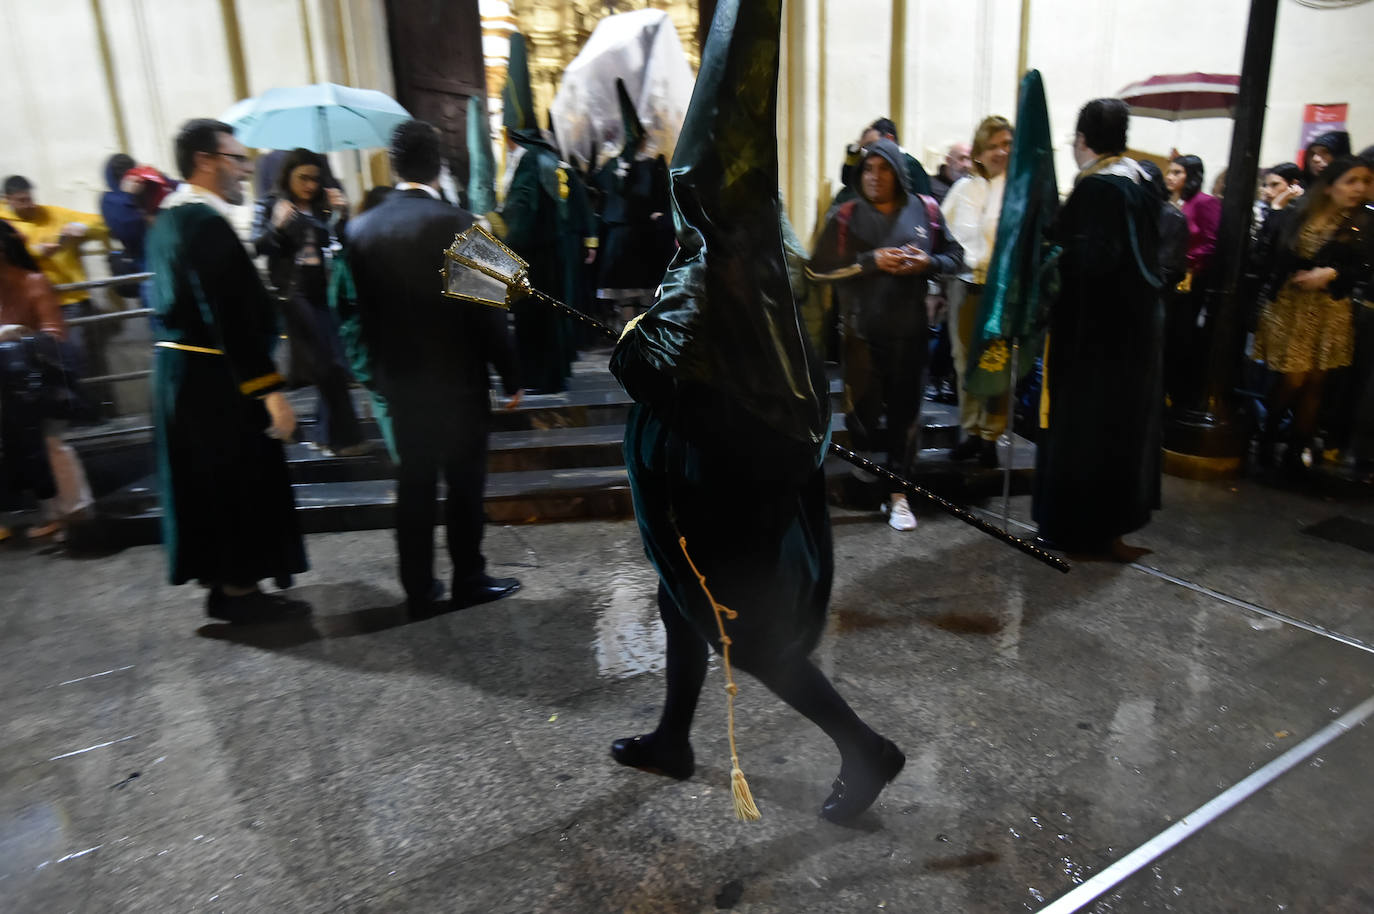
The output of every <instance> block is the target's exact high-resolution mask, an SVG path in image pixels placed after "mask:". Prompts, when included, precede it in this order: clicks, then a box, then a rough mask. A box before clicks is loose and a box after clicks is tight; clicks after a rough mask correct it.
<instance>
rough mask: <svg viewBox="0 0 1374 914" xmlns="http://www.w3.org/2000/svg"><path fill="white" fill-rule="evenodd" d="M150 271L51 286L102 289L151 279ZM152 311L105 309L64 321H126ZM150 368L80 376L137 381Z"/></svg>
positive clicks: (79, 323) (67, 289) (100, 380)
mask: <svg viewBox="0 0 1374 914" xmlns="http://www.w3.org/2000/svg"><path fill="white" fill-rule="evenodd" d="M152 277H153V274H152V273H126V274H124V275H121V276H110V277H107V278H105V279H88V280H86V281H85V282H67V283H62V284H61V285H56V286H53V291H55V292H77V291H83V290H86V289H103V288H106V287H108V286H122V285H126V284H128V283H134V282H142V281H143V280H145V279H151V278H152ZM152 313H153V309H152V308H130V309H129V310H127V311H106V312H105V313H103V314H91V315H87V316H86V317H73V318H71V319H70V320H67V321H65V323H66V325H67V326H68V327H79V326H82V325H86V324H100V323H105V322H108V321H127V320H130V319H131V318H135V317H146V316H148V315H150V314H152ZM152 374H153V372H152V370H151V369H144V370H142V371H126V372H122V373H120V374H101V375H92V376H90V377H86V378H82V379H81V381H82V383H85V384H103V383H109V382H113V381H138V380H141V379H143V378H148V377H151V376H152Z"/></svg>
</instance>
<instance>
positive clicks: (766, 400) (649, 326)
mask: <svg viewBox="0 0 1374 914" xmlns="http://www.w3.org/2000/svg"><path fill="white" fill-rule="evenodd" d="M755 5H756V4H754V3H752V2H749V3H743V4H741V7H742V8H741V10H740V11H739V14H738V15H739V18H740V19H741V20H743V21H742V23H741V27H739V28H738V29H736V30H735V31H734V32H732V33H730V34H729V35H727V36H726V40H725V41H719V40H718V36H717V31H718V30H719V29H720V27H721V21H722V16H721V15H720V14H718V15H717V18H716V25H715V26H714V27H713V31H712V35H711V40H712V42H713V43H714V44H713V45H712V47H713V48H715V49H716V51H717V52H718V53H717V54H715V55H714V56H712V57H711V58H710V59H708V60H705V61H703V64H702V70H701V74H700V75H699V76H698V79H697V86H696V91H695V92H694V93H693V96H692V106H691V108H690V110H689V112H688V115H687V118H686V121H685V123H684V124H683V128H682V134H681V136H680V138H679V140H678V144H677V151H676V154H675V155H674V157H673V166H672V192H673V199H674V210H675V212H674V216H675V219H676V221H677V231H678V242H679V245H680V250H679V252H678V254H677V256H676V257H675V258H674V260H673V262H672V264H671V265H670V266H669V268H668V272H667V275H666V276H664V278H663V291H662V294H661V297H660V299H659V301H658V303H657V304H655V305H654V307H653V308H652V309H650V310H649V311H648V312H647V313H646V314H645V315H644V316H643V318H642V319H641V320H640V321H639V322H638V323H637V324H636V325H635V326H634V328H633V329H631V330H629V331H628V332H627V333H626V334H625V336H624V337H622V338H621V340H620V344H619V345H618V346H617V347H616V351H615V353H614V355H613V357H612V360H611V370H612V372H614V373H615V375H616V376H617V377H618V378H619V379H620V381H621V383H622V384H624V385H625V389H626V390H627V391H628V392H629V394H630V395H631V396H632V397H634V399H635V401H636V405H635V407H634V408H633V409H632V411H631V416H630V420H629V425H628V427H627V430H626V437H625V456H626V464H627V467H628V469H629V473H630V483H631V487H632V489H633V492H634V497H635V509H636V516H637V517H638V519H639V524H640V530H641V532H642V533H643V535H644V544H645V548H646V550H647V551H648V553H649V557H650V559H652V560H653V562H654V565H655V567H657V568H658V570H659V573H660V574H661V575H662V577H663V583H664V585H665V586H666V587H667V588H668V591H669V592H670V593H671V594H672V597H673V600H674V602H675V603H676V605H677V606H678V608H679V609H680V610H681V611H682V613H683V614H684V615H686V616H687V618H688V619H689V620H691V622H692V624H693V626H694V627H695V628H696V629H697V631H698V632H699V633H700V634H701V635H702V637H704V638H706V639H707V640H708V641H710V642H711V643H712V644H715V643H717V642H718V640H719V636H718V634H717V632H716V621H715V616H714V613H713V611H712V609H711V607H710V605H709V603H708V602H707V601H706V600H705V598H704V596H703V595H702V591H701V587H700V586H699V585H698V583H697V581H696V579H695V577H694V576H693V575H692V574H691V572H690V570H689V569H688V568H687V565H686V562H685V559H684V558H683V556H682V552H681V550H680V548H679V547H678V535H679V534H681V535H684V536H686V537H687V543H688V548H689V550H690V551H691V553H692V556H693V558H694V559H695V561H696V564H697V567H698V568H699V569H701V570H702V571H703V572H704V573H705V574H706V575H707V580H708V582H709V586H710V587H711V589H712V592H713V593H715V595H716V597H717V599H718V600H720V601H721V602H722V603H724V604H725V605H727V606H730V607H732V608H736V609H738V610H739V611H740V616H739V618H738V619H737V620H735V621H734V622H732V623H729V624H728V626H727V630H728V631H729V633H730V636H731V638H732V639H733V640H734V647H733V650H734V652H735V654H734V656H735V658H736V660H737V662H738V663H739V665H740V666H741V667H743V668H744V669H750V668H751V666H752V665H754V664H755V663H766V662H768V661H769V660H771V659H772V658H773V657H775V656H777V655H781V654H785V653H789V652H791V653H796V654H797V655H799V656H805V655H806V654H807V653H809V652H810V650H811V649H812V648H813V647H814V646H815V644H816V641H817V639H818V638H819V637H820V633H821V630H822V628H823V627H824V625H825V610H826V604H827V601H828V599H829V594H830V582H831V572H832V560H831V545H830V526H829V518H828V514H827V511H826V504H825V491H824V478H823V474H822V473H821V470H820V465H821V461H822V458H823V457H824V454H825V447H826V441H827V433H828V430H829V425H830V401H829V397H828V396H827V385H826V381H825V376H824V373H823V369H822V365H821V362H820V360H819V359H818V358H816V356H815V354H814V352H813V351H812V349H811V347H810V344H809V342H808V340H807V337H806V333H805V330H804V328H803V327H802V324H801V320H800V317H799V315H798V312H797V307H796V304H795V301H794V299H793V297H792V289H791V286H790V285H789V279H788V273H787V266H786V263H785V260H784V254H783V242H782V231H781V227H780V226H781V219H780V212H779V203H778V184H777V146H776V140H775V137H774V130H773V127H772V121H771V120H770V118H772V116H773V112H774V110H775V107H774V106H775V102H776V99H775V78H776V74H775V72H774V71H773V70H772V69H770V68H769V67H767V66H766V65H765V64H766V62H767V59H768V58H767V57H766V56H764V55H767V54H769V53H771V54H773V55H776V54H777V45H776V36H775V35H774V36H772V43H768V42H767V41H766V40H765V39H764V38H761V37H760V35H761V30H762V26H761V25H760V23H758V22H756V21H754V20H757V19H764V20H766V19H767V17H768V15H769V14H768V12H766V10H767V8H768V7H776V6H777V3H776V2H764V3H758V4H757V6H758V7H760V8H761V9H760V10H757V11H756V10H754V7H755ZM726 18H729V17H726ZM751 43H752V44H754V45H757V46H759V50H758V51H757V53H758V54H759V55H760V58H761V62H759V61H757V60H750V59H748V58H749V55H748V54H747V53H745V48H746V47H747V46H749V45H750V44H751ZM747 67H749V68H751V69H746V68H747ZM727 87H728V88H727Z"/></svg>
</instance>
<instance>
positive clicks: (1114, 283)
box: [1032, 173, 1164, 550]
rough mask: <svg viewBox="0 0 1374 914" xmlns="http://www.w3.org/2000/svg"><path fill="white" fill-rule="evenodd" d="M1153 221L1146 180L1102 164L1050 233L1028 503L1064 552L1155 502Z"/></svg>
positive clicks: (1104, 537) (1157, 326) (1132, 524)
mask: <svg viewBox="0 0 1374 914" xmlns="http://www.w3.org/2000/svg"><path fill="white" fill-rule="evenodd" d="M1158 226H1159V218H1158V201H1157V198H1155V196H1154V195H1153V193H1152V192H1151V190H1150V188H1149V187H1148V186H1147V185H1145V184H1144V183H1137V182H1135V181H1133V180H1131V178H1129V177H1126V176H1124V175H1121V174H1115V173H1112V174H1107V173H1098V174H1094V175H1090V176H1088V177H1084V178H1082V179H1081V180H1080V181H1079V182H1078V185H1077V186H1076V187H1075V188H1074V191H1073V193H1072V194H1071V195H1070V197H1069V199H1068V201H1067V202H1066V203H1065V204H1064V208H1063V209H1062V210H1060V213H1059V218H1058V220H1057V221H1056V223H1055V226H1054V228H1053V229H1052V230H1051V235H1052V237H1053V239H1054V240H1055V241H1056V242H1057V243H1058V244H1060V245H1062V246H1063V249H1064V250H1063V254H1062V255H1061V257H1060V261H1059V272H1060V283H1061V288H1060V293H1059V297H1058V300H1057V301H1056V302H1055V304H1054V306H1053V307H1052V309H1051V311H1050V339H1049V354H1048V357H1047V359H1046V365H1045V376H1046V383H1047V388H1048V389H1047V395H1048V400H1049V420H1048V426H1047V427H1046V429H1045V431H1044V432H1043V434H1042V437H1041V439H1040V440H1039V441H1038V442H1037V451H1036V466H1035V493H1034V502H1033V506H1032V510H1033V513H1034V516H1035V520H1036V522H1037V523H1038V524H1039V525H1040V535H1041V536H1042V537H1044V538H1045V539H1047V540H1049V541H1050V542H1052V543H1054V544H1055V545H1057V546H1059V547H1062V548H1065V549H1070V550H1094V549H1098V548H1101V547H1103V546H1105V545H1107V544H1109V543H1111V542H1112V541H1113V540H1115V539H1116V538H1117V537H1119V536H1122V535H1123V534H1126V533H1130V532H1131V531H1133V530H1138V529H1140V528H1141V527H1143V526H1145V525H1146V524H1147V523H1149V521H1150V512H1151V511H1152V510H1155V509H1157V508H1158V507H1159V504H1160V469H1161V457H1162V450H1161V448H1162V434H1163V411H1164V389H1163V333H1164V309H1163V304H1162V300H1161V297H1160V286H1161V283H1160V279H1159V275H1158V274H1159V256H1158V246H1159V228H1158Z"/></svg>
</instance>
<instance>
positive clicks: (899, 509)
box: [883, 495, 916, 533]
mask: <svg viewBox="0 0 1374 914" xmlns="http://www.w3.org/2000/svg"><path fill="white" fill-rule="evenodd" d="M883 509H884V510H885V511H886V512H887V525H888V526H889V527H891V528H892V529H893V530H899V531H901V532H902V533H906V532H907V531H909V530H915V529H916V515H915V514H912V513H911V505H909V504H907V502H906V496H905V495H898V496H897V497H896V498H894V499H892V501H891V502H889V503H888V504H886V505H884V506H883Z"/></svg>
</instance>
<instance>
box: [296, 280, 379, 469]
mask: <svg viewBox="0 0 1374 914" xmlns="http://www.w3.org/2000/svg"><path fill="white" fill-rule="evenodd" d="M316 272H318V271H316ZM307 277H310V278H309V279H308V281H307V279H306V278H302V280H301V282H302V285H301V287H300V288H299V289H297V290H296V291H295V292H293V294H292V295H291V297H290V298H288V299H287V300H286V301H284V302H283V303H282V308H283V311H284V315H285V318H286V333H287V335H288V336H289V337H290V339H291V373H292V374H293V375H295V376H296V377H297V379H298V380H300V381H302V382H307V383H311V384H314V385H315V387H316V389H317V390H318V391H319V397H318V398H317V399H316V401H315V439H316V443H317V444H320V445H324V446H327V447H329V448H332V449H334V450H338V449H339V448H343V447H348V446H350V445H355V444H358V443H359V442H361V441H362V440H363V434H362V429H361V428H360V427H359V425H358V415H357V413H356V412H355V411H354V409H353V398H352V395H351V394H350V393H349V387H350V386H351V385H352V383H353V375H352V372H350V371H349V368H348V357H347V356H346V355H345V354H344V350H343V343H342V342H341V341H340V339H339V325H338V318H337V317H335V315H334V312H333V310H332V309H330V307H329V301H328V299H327V298H326V297H325V294H324V288H323V285H322V282H323V273H322V272H321V273H319V275H318V276H315V273H313V272H312V273H309V274H307Z"/></svg>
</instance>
